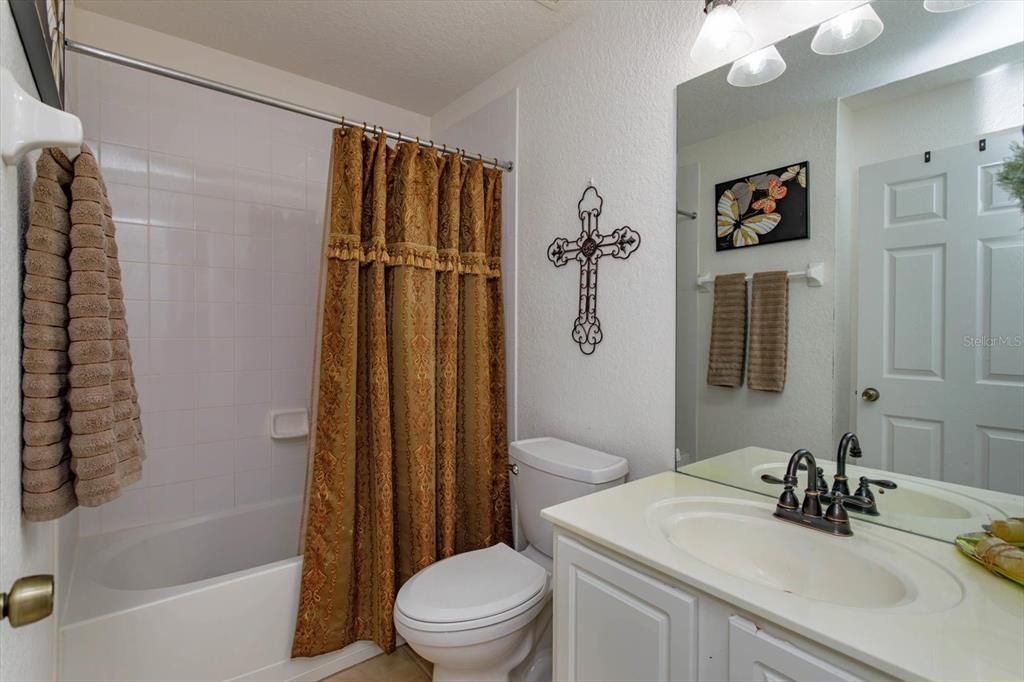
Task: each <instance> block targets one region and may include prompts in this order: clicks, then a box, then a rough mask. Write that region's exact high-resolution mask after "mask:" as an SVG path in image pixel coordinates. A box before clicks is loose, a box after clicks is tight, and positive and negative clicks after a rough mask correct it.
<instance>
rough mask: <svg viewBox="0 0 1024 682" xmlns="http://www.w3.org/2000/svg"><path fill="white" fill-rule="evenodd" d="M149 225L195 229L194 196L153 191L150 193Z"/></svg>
mask: <svg viewBox="0 0 1024 682" xmlns="http://www.w3.org/2000/svg"><path fill="white" fill-rule="evenodd" d="M149 224H150V225H159V226H161V227H181V228H188V229H191V228H194V227H195V224H196V219H195V210H194V206H193V201H192V195H191V194H186V193H184V192H168V191H166V190H162V189H151V190H150V191H149Z"/></svg>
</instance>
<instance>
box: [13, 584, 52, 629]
mask: <svg viewBox="0 0 1024 682" xmlns="http://www.w3.org/2000/svg"><path fill="white" fill-rule="evenodd" d="M51 613H53V576H52V575H30V576H28V577H25V578H18V579H17V580H15V581H14V585H12V586H11V591H10V592H7V593H0V618H6V619H8V620H9V621H11V627H15V628H19V627H21V626H22V625H29V624H31V623H35V622H36V621H37V620H42V619H43V618H46V617H47V616H49V615H50V614H51Z"/></svg>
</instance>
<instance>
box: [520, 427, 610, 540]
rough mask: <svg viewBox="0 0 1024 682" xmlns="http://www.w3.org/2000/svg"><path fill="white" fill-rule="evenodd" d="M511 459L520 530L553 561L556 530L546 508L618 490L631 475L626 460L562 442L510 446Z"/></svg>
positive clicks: (530, 441) (538, 440)
mask: <svg viewBox="0 0 1024 682" xmlns="http://www.w3.org/2000/svg"><path fill="white" fill-rule="evenodd" d="M509 460H510V461H511V463H512V465H513V468H512V472H511V475H510V476H509V478H510V480H511V485H512V499H513V501H514V503H515V517H516V521H517V523H518V527H519V531H520V533H522V536H523V537H525V539H526V541H527V542H529V543H530V545H532V546H533V547H534V548H535V549H537V550H539V551H540V552H542V553H543V554H545V555H546V556H549V557H550V556H551V554H552V543H553V539H552V528H551V524H550V523H549V522H547V521H545V520H544V519H542V518H541V517H540V511H541V509H544V508H545V507H550V506H552V505H556V504H559V503H560V502H566V501H568V500H572V499H575V498H577V497H582V496H584V495H589V494H590V493H594V492H597V491H598V490H604V489H605V488H610V487H612V486H614V485H618V484H620V483H622V481H624V480H625V478H626V473H627V472H628V471H629V464H628V463H627V462H626V460H624V459H623V458H622V457H616V456H615V455H609V454H608V453H606V452H601V451H599V450H591V449H590V448H585V447H583V446H582V445H577V444H575V443H570V442H568V441H564V440H559V439H558V438H530V439H528V440H520V441H516V442H514V443H512V444H511V445H510V446H509ZM517 472H518V473H517Z"/></svg>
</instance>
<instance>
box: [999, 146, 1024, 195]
mask: <svg viewBox="0 0 1024 682" xmlns="http://www.w3.org/2000/svg"><path fill="white" fill-rule="evenodd" d="M996 183H997V184H998V185H999V186H1000V187H1002V188H1003V189H1005V190H1006V191H1007V192H1009V193H1010V194H1011V195H1012V196H1013V197H1015V198H1016V199H1017V201H1019V202H1020V204H1021V211H1024V145H1021V144H1019V143H1017V142H1013V143H1011V144H1010V158H1008V159H1007V160H1006V162H1005V163H1004V164H1003V168H1002V170H1000V171H999V174H998V175H996Z"/></svg>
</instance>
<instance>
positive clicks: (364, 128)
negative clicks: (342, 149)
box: [363, 121, 366, 135]
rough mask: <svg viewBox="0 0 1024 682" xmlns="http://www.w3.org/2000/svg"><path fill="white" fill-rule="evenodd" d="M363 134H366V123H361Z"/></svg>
mask: <svg viewBox="0 0 1024 682" xmlns="http://www.w3.org/2000/svg"><path fill="white" fill-rule="evenodd" d="M363 134H364V135H365V134H366V121H363Z"/></svg>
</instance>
